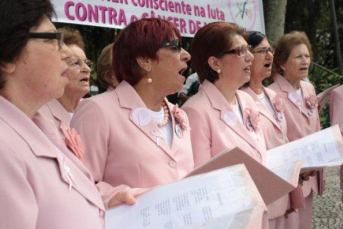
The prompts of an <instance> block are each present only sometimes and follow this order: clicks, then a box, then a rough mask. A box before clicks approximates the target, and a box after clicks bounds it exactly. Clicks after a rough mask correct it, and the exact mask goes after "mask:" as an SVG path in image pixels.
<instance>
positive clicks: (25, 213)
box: [0, 141, 39, 229]
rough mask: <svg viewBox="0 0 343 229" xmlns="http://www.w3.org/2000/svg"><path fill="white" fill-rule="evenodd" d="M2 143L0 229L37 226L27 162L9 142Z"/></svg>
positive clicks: (34, 201) (33, 194)
mask: <svg viewBox="0 0 343 229" xmlns="http://www.w3.org/2000/svg"><path fill="white" fill-rule="evenodd" d="M0 146H1V148H0V171H1V182H0V203H1V208H0V222H1V228H11V229H22V228H27V229H34V228H36V224H37V218H38V212H39V209H38V205H37V201H36V197H35V193H34V190H33V188H32V186H31V184H30V178H29V175H28V174H27V169H26V164H25V162H24V161H23V159H22V157H20V156H19V155H17V153H18V152H15V151H14V150H13V149H12V148H11V147H10V146H9V145H7V143H6V142H3V141H0Z"/></svg>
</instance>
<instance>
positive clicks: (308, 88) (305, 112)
mask: <svg viewBox="0 0 343 229" xmlns="http://www.w3.org/2000/svg"><path fill="white" fill-rule="evenodd" d="M300 87H301V89H302V92H303V98H304V99H305V98H307V97H309V96H310V95H314V96H316V92H315V90H314V87H313V85H312V84H311V83H308V82H304V81H300ZM268 88H270V89H271V90H273V91H275V92H276V93H280V94H281V95H282V98H283V105H284V114H285V118H286V122H287V137H288V140H289V141H294V140H297V139H300V138H302V137H305V136H307V135H309V134H312V133H315V132H317V131H319V130H320V122H319V114H318V110H317V109H313V110H312V112H310V111H309V108H308V107H307V106H306V105H305V102H304V101H302V102H301V103H297V101H296V98H295V94H296V92H295V90H294V88H293V87H292V85H291V84H290V83H289V82H288V81H287V80H286V79H285V78H284V77H283V76H281V75H279V76H278V77H277V79H276V81H275V82H274V83H273V84H271V85H270V86H269V87H268ZM311 114H312V115H311ZM322 176H323V174H322V173H320V174H319V177H320V179H319V180H320V182H318V177H317V176H315V177H311V179H310V180H309V181H307V182H304V185H303V188H302V191H303V196H304V197H307V196H308V195H309V194H310V192H311V189H312V190H313V191H314V192H316V193H318V192H319V193H320V194H321V193H322V192H323V189H324V182H323V178H322Z"/></svg>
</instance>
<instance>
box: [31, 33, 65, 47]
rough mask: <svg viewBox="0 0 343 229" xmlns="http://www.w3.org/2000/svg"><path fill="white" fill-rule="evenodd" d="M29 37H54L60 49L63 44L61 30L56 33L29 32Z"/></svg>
mask: <svg viewBox="0 0 343 229" xmlns="http://www.w3.org/2000/svg"><path fill="white" fill-rule="evenodd" d="M29 38H39V39H56V40H57V41H58V50H61V49H62V46H63V44H64V35H63V33H62V32H56V33H29Z"/></svg>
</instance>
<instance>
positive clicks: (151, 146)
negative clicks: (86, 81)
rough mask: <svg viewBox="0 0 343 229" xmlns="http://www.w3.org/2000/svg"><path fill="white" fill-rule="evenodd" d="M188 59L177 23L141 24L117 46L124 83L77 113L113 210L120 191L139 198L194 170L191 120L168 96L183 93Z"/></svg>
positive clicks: (117, 70)
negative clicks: (149, 190) (189, 121)
mask: <svg viewBox="0 0 343 229" xmlns="http://www.w3.org/2000/svg"><path fill="white" fill-rule="evenodd" d="M189 60H190V55H189V54H188V52H186V51H185V50H184V49H183V48H182V46H181V36H180V32H179V30H178V29H177V28H176V27H175V26H174V25H173V24H172V23H171V22H169V21H167V20H163V19H157V18H151V19H141V20H138V21H135V22H133V23H131V24H130V25H128V26H127V27H126V28H125V29H123V30H122V31H121V32H120V33H119V35H118V37H117V39H116V40H115V42H114V45H113V67H114V75H115V77H116V78H117V80H118V81H119V82H120V84H119V85H118V87H117V88H116V89H115V90H111V91H107V92H105V93H103V94H100V95H97V96H94V97H92V98H90V99H86V100H84V101H82V102H81V103H80V105H79V107H78V108H77V110H76V113H75V116H74V118H73V120H72V123H71V126H72V127H74V128H75V129H76V130H77V132H78V133H79V134H80V135H81V137H82V139H83V140H84V141H85V143H86V165H87V166H88V167H89V168H90V170H91V171H92V173H93V176H94V178H95V181H96V183H97V187H98V189H99V190H100V193H101V194H102V197H103V201H104V203H105V205H106V206H107V207H111V206H113V205H114V204H115V202H116V201H112V200H113V197H114V196H116V193H117V191H119V190H128V191H131V192H132V193H133V194H137V193H140V192H142V191H144V190H146V189H149V188H152V187H155V186H157V185H161V184H165V183H170V182H174V181H177V180H179V179H181V178H182V177H184V176H185V175H186V174H187V173H188V172H190V171H191V170H192V169H193V155H192V147H191V142H190V128H189V123H188V119H187V116H186V114H185V113H184V112H183V111H181V110H180V109H178V107H177V106H174V105H173V104H171V103H169V102H168V101H167V99H166V96H167V95H170V94H174V93H176V92H177V91H179V90H181V88H182V85H183V82H184V81H185V77H184V76H182V74H183V72H184V71H185V70H186V69H187V61H189ZM137 188H138V189H137Z"/></svg>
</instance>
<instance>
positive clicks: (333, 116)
mask: <svg viewBox="0 0 343 229" xmlns="http://www.w3.org/2000/svg"><path fill="white" fill-rule="evenodd" d="M342 104H343V85H341V86H339V87H337V88H335V89H334V90H333V91H332V92H331V98H330V122H331V126H333V125H336V124H338V125H339V128H340V129H341V133H342V135H343V119H342V114H343V105H342Z"/></svg>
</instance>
